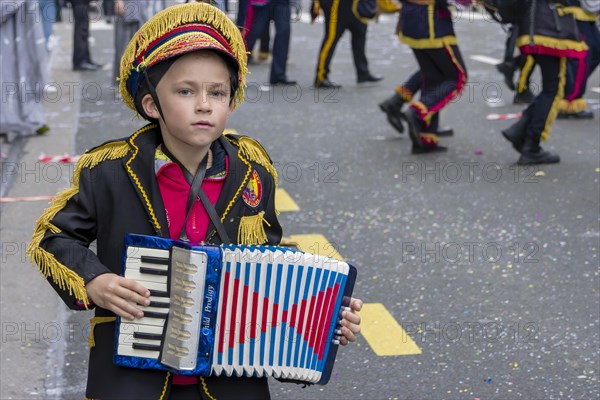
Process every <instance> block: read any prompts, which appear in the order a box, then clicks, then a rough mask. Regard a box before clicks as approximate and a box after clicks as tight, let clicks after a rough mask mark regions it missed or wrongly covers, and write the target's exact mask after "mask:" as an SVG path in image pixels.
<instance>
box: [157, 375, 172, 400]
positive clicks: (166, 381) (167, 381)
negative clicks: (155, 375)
mask: <svg viewBox="0 0 600 400" xmlns="http://www.w3.org/2000/svg"><path fill="white" fill-rule="evenodd" d="M170 376H171V373H170V372H167V376H165V384H164V385H163V390H162V393H161V394H160V397H159V398H158V400H164V398H165V394H167V387H168V386H169V377H170Z"/></svg>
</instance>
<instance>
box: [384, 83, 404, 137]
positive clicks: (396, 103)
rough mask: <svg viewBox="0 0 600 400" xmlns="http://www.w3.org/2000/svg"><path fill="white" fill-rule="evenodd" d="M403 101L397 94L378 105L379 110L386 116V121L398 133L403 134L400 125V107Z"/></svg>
mask: <svg viewBox="0 0 600 400" xmlns="http://www.w3.org/2000/svg"><path fill="white" fill-rule="evenodd" d="M403 105H404V99H403V98H402V97H400V95H399V94H398V93H395V94H394V95H393V96H392V97H390V98H388V99H387V100H385V101H384V102H382V103H379V108H380V109H381V111H383V112H384V113H385V115H386V116H387V120H388V122H389V123H390V125H392V126H393V127H394V129H395V130H397V131H398V133H404V125H402V120H403V118H402V106H403Z"/></svg>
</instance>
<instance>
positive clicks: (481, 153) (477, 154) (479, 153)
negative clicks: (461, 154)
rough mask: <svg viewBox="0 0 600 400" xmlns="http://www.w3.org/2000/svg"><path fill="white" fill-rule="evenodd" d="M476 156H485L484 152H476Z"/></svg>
mask: <svg viewBox="0 0 600 400" xmlns="http://www.w3.org/2000/svg"><path fill="white" fill-rule="evenodd" d="M475 155H476V156H482V155H483V150H475Z"/></svg>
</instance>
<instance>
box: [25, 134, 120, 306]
mask: <svg viewBox="0 0 600 400" xmlns="http://www.w3.org/2000/svg"><path fill="white" fill-rule="evenodd" d="M128 152H129V145H128V144H127V142H123V141H118V142H109V143H106V144H104V145H101V146H99V147H97V148H95V149H92V150H90V151H89V152H87V153H85V154H84V155H83V156H81V158H80V159H79V161H78V162H77V166H76V167H75V171H74V172H73V176H72V177H71V186H70V187H69V188H67V189H65V190H63V191H62V192H60V193H59V194H58V195H57V196H56V197H55V198H54V199H53V200H52V201H51V202H50V206H49V207H48V208H46V210H44V212H43V213H42V215H41V216H40V217H39V218H38V220H37V221H36V223H35V230H34V232H33V236H32V237H31V243H29V246H27V251H26V256H27V258H28V259H29V260H30V261H31V262H33V263H34V264H36V265H37V266H38V269H39V270H40V273H41V274H42V275H43V276H44V278H46V279H47V278H49V277H50V276H52V280H53V281H54V283H55V284H56V285H57V286H58V287H59V288H60V289H62V290H68V291H69V294H70V295H72V296H75V298H76V299H77V300H79V301H81V302H82V303H83V304H85V305H87V304H89V299H88V297H87V292H86V290H85V283H84V281H83V278H82V277H80V276H79V275H77V274H76V273H75V272H74V271H72V270H71V269H69V268H67V267H66V266H65V265H63V264H61V263H60V262H59V261H58V260H57V259H56V258H55V257H54V255H53V254H51V253H49V252H47V251H46V250H44V249H42V248H41V247H40V243H41V242H42V239H43V238H44V235H45V234H46V231H50V232H52V233H60V229H59V228H58V227H56V226H55V225H53V224H52V222H51V221H52V219H53V218H54V216H55V215H56V214H57V213H58V212H59V211H60V210H62V209H63V208H64V207H65V206H66V205H67V202H68V201H69V200H70V199H71V198H72V197H73V196H75V195H76V194H77V193H79V177H80V175H81V170H82V169H83V168H94V167H95V166H97V165H98V164H100V163H101V162H102V161H105V160H115V159H118V158H122V157H124V156H125V155H126V154H127V153H128Z"/></svg>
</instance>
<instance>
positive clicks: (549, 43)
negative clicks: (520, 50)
mask: <svg viewBox="0 0 600 400" xmlns="http://www.w3.org/2000/svg"><path fill="white" fill-rule="evenodd" d="M529 40H530V36H529V35H521V36H519V37H518V38H517V44H516V46H517V47H523V46H529V44H530V42H529ZM533 44H534V45H538V46H543V47H548V48H551V49H556V50H574V51H585V50H587V49H588V46H587V44H585V42H576V41H574V40H570V39H556V38H553V37H549V36H542V35H533Z"/></svg>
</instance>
